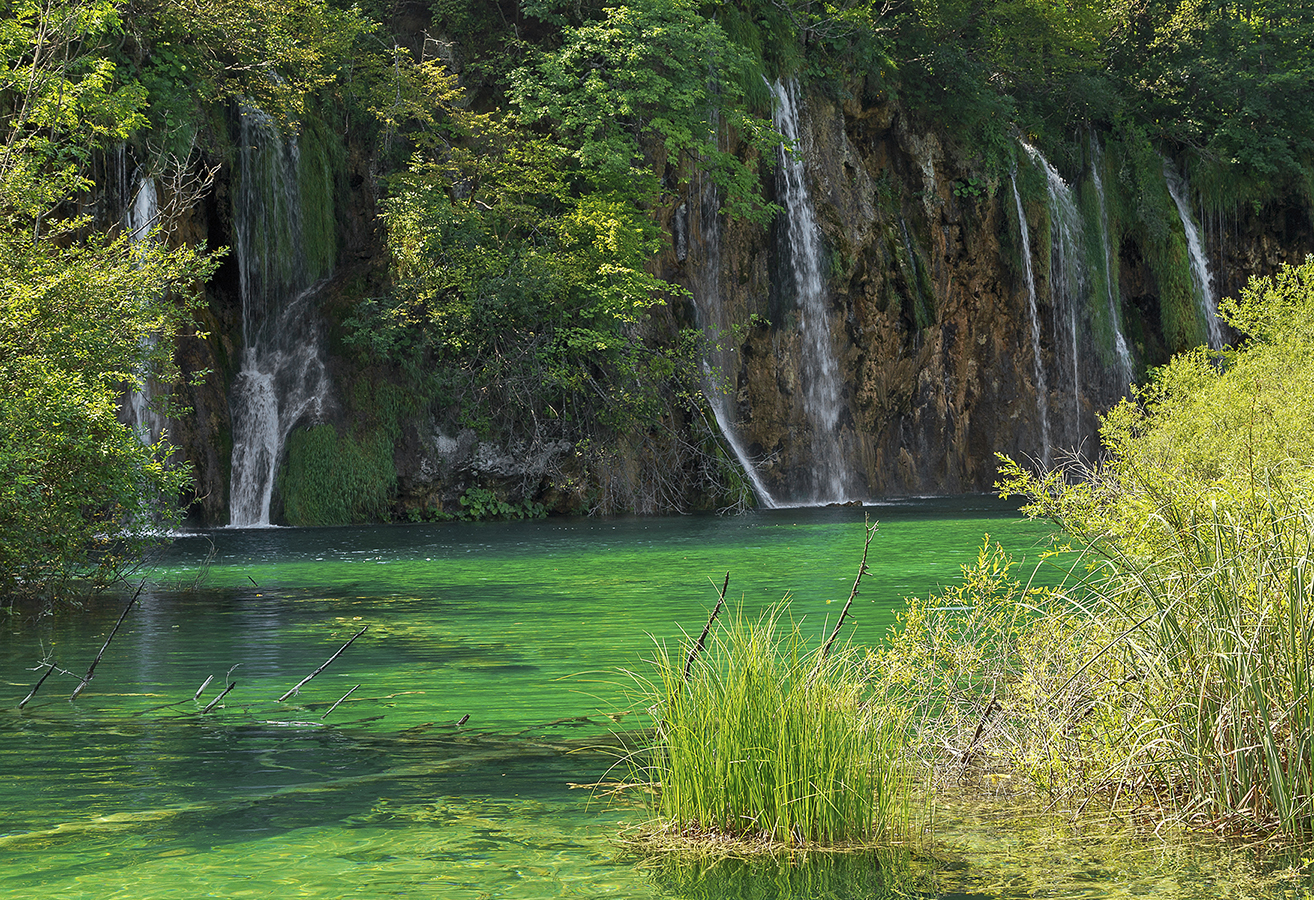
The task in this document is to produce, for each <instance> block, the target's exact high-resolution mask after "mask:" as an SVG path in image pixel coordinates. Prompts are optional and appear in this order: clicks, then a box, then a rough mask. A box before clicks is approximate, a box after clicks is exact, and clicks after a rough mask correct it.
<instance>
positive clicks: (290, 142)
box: [229, 106, 328, 527]
mask: <svg viewBox="0 0 1314 900" xmlns="http://www.w3.org/2000/svg"><path fill="white" fill-rule="evenodd" d="M241 134H242V146H241V150H240V153H239V173H240V174H239V187H238V192H237V201H236V204H235V209H234V216H233V218H234V226H235V229H234V230H235V232H236V241H235V245H236V246H235V247H234V252H235V255H236V257H237V263H238V268H239V271H240V275H241V296H242V339H243V341H244V343H245V346H244V347H243V349H242V364H241V370H240V371H239V373H238V375H237V378H236V379H235V381H234V383H233V387H232V392H231V395H230V409H231V413H232V422H233V462H232V481H231V485H230V492H229V506H230V519H229V521H230V524H231V525H232V526H233V527H252V526H264V525H269V524H270V507H271V501H272V496H273V489H274V480H275V476H276V475H277V472H278V465H279V461H280V455H281V453H282V448H283V442H284V441H285V440H286V438H287V436H288V434H289V433H290V432H291V430H292V428H293V427H294V426H295V425H296V424H297V423H298V422H300V421H303V420H305V419H307V418H315V417H318V416H320V415H321V414H322V412H323V404H324V403H325V398H326V394H327V390H328V374H327V371H326V368H325V362H324V355H323V348H322V344H323V341H322V336H321V334H320V331H321V328H320V323H319V321H318V317H317V316H316V314H315V310H314V308H313V301H314V299H315V297H316V294H317V290H318V287H319V285H318V284H317V283H316V282H317V279H318V278H320V277H322V276H323V275H324V274H327V273H322V272H318V271H315V266H313V265H312V264H311V263H310V262H309V261H308V259H307V254H306V250H305V237H304V234H303V228H302V197H301V192H300V162H301V158H300V150H299V147H298V143H297V139H296V138H295V137H287V138H285V137H284V136H283V135H282V134H281V133H280V132H279V130H278V128H277V126H276V124H275V123H274V121H273V120H272V119H271V118H270V117H269V116H267V115H265V114H264V113H263V112H261V111H260V110H258V109H255V108H253V107H250V106H244V107H243V109H242V116H241Z"/></svg>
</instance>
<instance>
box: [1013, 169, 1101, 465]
mask: <svg viewBox="0 0 1314 900" xmlns="http://www.w3.org/2000/svg"><path fill="white" fill-rule="evenodd" d="M1022 146H1023V148H1024V149H1025V150H1026V151H1027V153H1028V154H1029V155H1030V156H1031V158H1032V160H1033V161H1034V162H1035V163H1036V164H1037V165H1039V166H1041V167H1042V168H1043V169H1044V172H1045V187H1046V190H1047V191H1048V194H1049V241H1050V271H1049V292H1050V302H1051V303H1052V305H1053V307H1054V315H1055V317H1056V328H1057V327H1061V328H1062V329H1063V330H1064V331H1065V332H1066V333H1065V334H1064V335H1063V338H1062V339H1061V340H1057V341H1055V349H1056V350H1059V351H1060V352H1057V353H1056V354H1055V356H1058V357H1060V358H1061V357H1062V356H1064V355H1066V356H1067V359H1066V360H1064V366H1063V368H1064V370H1065V371H1064V372H1063V373H1062V374H1063V375H1064V379H1061V380H1060V383H1061V382H1062V380H1067V382H1068V383H1067V385H1066V387H1067V389H1068V391H1069V392H1070V396H1071V406H1070V407H1069V410H1068V415H1067V420H1068V431H1067V435H1066V440H1067V441H1068V442H1070V443H1071V444H1072V445H1073V446H1077V445H1079V444H1080V443H1081V440H1082V438H1083V437H1084V435H1083V434H1082V428H1081V315H1082V312H1083V311H1084V310H1083V304H1084V302H1085V298H1086V295H1087V293H1088V288H1089V285H1088V280H1087V277H1086V260H1085V256H1084V254H1083V243H1084V240H1085V236H1084V229H1083V227H1082V222H1081V212H1080V210H1078V209H1077V203H1076V200H1075V199H1074V198H1073V195H1072V188H1070V187H1069V186H1068V183H1067V182H1066V181H1064V180H1063V176H1061V175H1059V173H1058V170H1057V169H1055V168H1054V167H1053V166H1052V165H1050V163H1049V160H1047V159H1045V157H1044V156H1043V155H1041V153H1040V151H1039V150H1037V149H1036V148H1035V147H1032V146H1031V145H1029V144H1023V145H1022ZM1059 320H1061V322H1062V324H1061V325H1059V324H1058V321H1059ZM1064 345H1066V347H1065V346H1064ZM1069 376H1070V377H1069Z"/></svg>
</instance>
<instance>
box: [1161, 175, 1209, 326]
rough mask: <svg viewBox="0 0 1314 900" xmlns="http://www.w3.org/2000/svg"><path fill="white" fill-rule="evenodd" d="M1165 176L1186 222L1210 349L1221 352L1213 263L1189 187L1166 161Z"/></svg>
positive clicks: (1200, 306)
mask: <svg viewBox="0 0 1314 900" xmlns="http://www.w3.org/2000/svg"><path fill="white" fill-rule="evenodd" d="M1163 177H1164V181H1166V182H1167V184H1168V193H1169V194H1170V195H1171V196H1172V198H1173V203H1174V204H1176V206H1177V214H1178V215H1179V216H1180V217H1181V219H1182V230H1183V231H1184V232H1185V233H1186V250H1187V252H1188V253H1189V254H1190V256H1191V281H1192V282H1193V283H1194V285H1195V299H1196V303H1197V304H1199V308H1200V314H1201V316H1203V317H1204V320H1205V327H1206V329H1207V330H1208V333H1209V346H1210V347H1213V348H1214V349H1215V350H1217V349H1218V348H1220V347H1222V346H1223V329H1222V327H1221V326H1220V325H1219V324H1218V306H1217V302H1216V301H1215V299H1214V277H1213V275H1211V274H1210V272H1209V260H1208V259H1207V258H1206V257H1205V252H1204V244H1203V242H1202V241H1201V240H1200V232H1199V230H1198V229H1197V228H1196V227H1195V222H1194V220H1192V218H1191V208H1190V206H1188V205H1187V202H1186V194H1187V191H1186V184H1185V182H1183V180H1182V177H1181V176H1180V175H1178V174H1177V170H1176V169H1174V168H1173V165H1172V163H1170V162H1169V161H1168V160H1167V159H1166V158H1165V159H1164V161H1163Z"/></svg>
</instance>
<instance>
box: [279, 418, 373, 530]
mask: <svg viewBox="0 0 1314 900" xmlns="http://www.w3.org/2000/svg"><path fill="white" fill-rule="evenodd" d="M392 453H393V442H392V440H391V439H390V438H389V436H388V435H387V434H386V433H384V432H383V431H382V430H372V431H369V432H367V433H366V434H364V435H363V436H360V437H357V436H355V435H339V434H338V433H337V431H336V429H334V428H333V426H332V425H317V426H315V427H314V428H311V429H308V430H305V431H294V432H293V433H292V434H291V435H290V436H289V437H288V441H287V462H286V463H285V464H284V465H283V467H282V469H281V470H280V472H279V488H280V491H281V494H282V497H283V512H284V516H285V517H286V519H287V521H288V524H289V525H303V526H304V525H346V524H349V523H353V522H366V521H373V520H378V519H380V518H383V517H385V515H386V513H387V507H388V502H389V501H390V500H391V498H392V495H393V492H394V491H395V490H396V486H397V471H396V469H395V468H394V466H393V461H392Z"/></svg>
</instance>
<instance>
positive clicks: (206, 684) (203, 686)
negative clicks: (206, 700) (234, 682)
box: [192, 675, 214, 700]
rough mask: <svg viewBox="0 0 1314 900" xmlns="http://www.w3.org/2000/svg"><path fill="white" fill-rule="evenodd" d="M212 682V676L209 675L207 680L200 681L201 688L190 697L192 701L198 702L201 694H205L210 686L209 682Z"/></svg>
mask: <svg viewBox="0 0 1314 900" xmlns="http://www.w3.org/2000/svg"><path fill="white" fill-rule="evenodd" d="M212 681H214V676H213V675H211V676H210V677H209V678H206V679H205V681H202V682H201V686H200V687H198V688H197V689H196V693H195V694H194V695H193V696H192V699H193V700H200V699H201V694H203V693H205V689H206V688H208V687H209V686H210V682H212Z"/></svg>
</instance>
